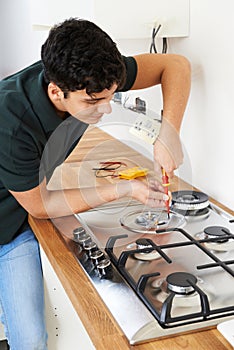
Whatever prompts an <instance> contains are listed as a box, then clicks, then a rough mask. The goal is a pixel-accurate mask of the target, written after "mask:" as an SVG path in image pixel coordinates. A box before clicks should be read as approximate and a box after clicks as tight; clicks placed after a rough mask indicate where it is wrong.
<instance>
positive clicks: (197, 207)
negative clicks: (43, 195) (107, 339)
mask: <svg viewBox="0 0 234 350" xmlns="http://www.w3.org/2000/svg"><path fill="white" fill-rule="evenodd" d="M75 216H76V217H77V219H78V221H79V225H77V229H76V230H74V232H73V235H74V238H73V240H74V242H75V243H74V254H75V255H76V257H77V260H78V262H79V264H81V266H82V268H83V269H84V271H85V272H86V274H87V275H88V276H89V278H90V280H91V281H92V283H93V286H94V287H95V289H96V290H97V292H98V294H99V295H100V297H101V298H102V299H103V301H104V303H105V304H106V306H107V307H108V308H109V310H110V312H111V313H112V315H113V317H114V318H115V320H116V322H117V323H118V324H119V326H120V327H121V328H122V330H123V332H124V334H125V335H126V337H127V338H128V340H129V343H130V344H137V343H140V342H144V341H150V340H153V339H157V338H161V337H167V336H171V335H176V334H178V333H185V332H189V331H192V330H195V329H205V328H208V327H212V326H215V325H216V324H218V323H220V322H222V321H224V320H228V319H231V318H234V293H233V290H234V220H233V217H231V216H230V215H229V214H228V213H226V212H225V211H223V210H221V209H220V208H219V207H217V206H215V205H213V204H211V203H209V200H208V197H207V196H206V195H205V194H203V193H200V192H188V191H180V192H174V193H173V200H172V206H171V211H170V218H168V217H167V213H166V212H164V211H163V210H151V209H149V208H146V207H144V206H143V205H141V204H139V203H137V202H126V203H123V202H122V203H113V205H112V206H103V207H99V208H97V209H95V210H90V211H87V212H84V213H80V214H79V215H75Z"/></svg>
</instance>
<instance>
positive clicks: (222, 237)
mask: <svg viewBox="0 0 234 350" xmlns="http://www.w3.org/2000/svg"><path fill="white" fill-rule="evenodd" d="M227 235H231V232H230V231H229V229H227V228H226V227H223V226H208V227H206V228H205V229H204V234H203V236H204V238H205V239H206V238H214V239H215V242H206V243H205V246H206V248H208V249H210V250H213V251H221V252H225V251H230V250H233V249H234V239H232V238H229V237H227ZM230 237H231V236H230Z"/></svg>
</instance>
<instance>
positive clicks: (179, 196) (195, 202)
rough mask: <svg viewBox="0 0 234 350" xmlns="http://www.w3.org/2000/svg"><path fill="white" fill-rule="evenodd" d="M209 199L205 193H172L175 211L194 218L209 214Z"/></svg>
mask: <svg viewBox="0 0 234 350" xmlns="http://www.w3.org/2000/svg"><path fill="white" fill-rule="evenodd" d="M208 206H209V199H208V196H207V195H206V194H205V193H202V192H197V191H176V192H172V208H173V210H174V211H176V212H178V213H181V214H183V215H188V216H192V217H199V218H200V217H201V216H204V215H205V216H207V215H208V214H209V209H208Z"/></svg>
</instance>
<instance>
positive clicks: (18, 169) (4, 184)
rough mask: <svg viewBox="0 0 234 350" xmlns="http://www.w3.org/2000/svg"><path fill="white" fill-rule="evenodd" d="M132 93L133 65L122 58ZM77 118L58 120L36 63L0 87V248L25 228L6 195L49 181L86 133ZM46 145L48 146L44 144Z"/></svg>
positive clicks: (24, 218) (24, 216) (21, 212)
mask: <svg viewBox="0 0 234 350" xmlns="http://www.w3.org/2000/svg"><path fill="white" fill-rule="evenodd" d="M125 64H126V67H127V72H128V74H127V81H126V85H125V87H124V89H123V91H126V90H128V89H130V88H131V86H132V84H133V83H134V81H135V77H136V69H137V68H136V63H135V60H134V59H133V58H132V57H128V58H125ZM87 126H88V125H87V124H85V123H83V122H80V121H79V120H77V119H76V118H73V117H69V118H67V119H66V120H64V121H63V120H62V119H61V118H60V117H59V116H58V115H57V113H56V111H55V109H54V107H53V105H52V103H51V101H50V100H49V98H48V96H47V93H46V86H45V83H44V78H43V69H42V64H41V62H40V61H39V62H37V63H35V64H33V65H31V66H29V67H27V68H25V69H23V70H21V71H20V72H18V73H16V74H14V75H11V76H9V77H7V78H5V79H3V80H2V81H1V82H0V244H5V243H8V242H10V241H11V240H12V239H13V238H14V237H15V236H16V235H18V234H19V233H20V232H22V231H23V230H24V229H25V227H26V225H27V212H26V211H25V210H24V209H23V208H22V207H21V206H20V205H19V203H18V202H17V201H16V200H15V198H14V197H13V196H12V195H11V194H10V192H9V191H8V190H13V191H19V192H21V191H28V190H30V189H32V188H34V187H36V186H38V185H39V183H40V181H42V179H43V178H44V176H46V177H47V179H49V178H50V176H51V175H52V173H53V171H54V169H55V167H56V166H58V165H59V164H61V163H62V162H63V161H64V160H65V159H66V157H67V156H68V154H69V153H70V152H71V150H72V149H73V148H74V146H75V145H76V144H77V142H78V141H79V139H80V137H81V136H82V134H83V133H84V131H85V130H86V128H87ZM48 140H49V141H48Z"/></svg>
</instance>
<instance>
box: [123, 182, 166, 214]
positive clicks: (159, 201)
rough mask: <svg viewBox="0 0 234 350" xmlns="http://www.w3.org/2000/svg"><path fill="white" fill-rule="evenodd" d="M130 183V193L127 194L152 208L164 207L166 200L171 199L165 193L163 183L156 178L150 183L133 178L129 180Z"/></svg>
mask: <svg viewBox="0 0 234 350" xmlns="http://www.w3.org/2000/svg"><path fill="white" fill-rule="evenodd" d="M125 183H126V182H125ZM120 185H121V184H120ZM128 185H129V193H128V194H127V195H128V196H130V197H132V198H134V199H136V200H138V201H140V202H141V203H143V204H145V205H147V206H149V207H151V208H164V207H165V201H167V200H168V199H169V197H168V196H167V195H166V194H164V188H163V187H162V185H161V184H160V183H159V182H158V181H156V180H153V179H152V180H150V181H149V182H148V183H145V182H143V181H140V180H131V181H128Z"/></svg>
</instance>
